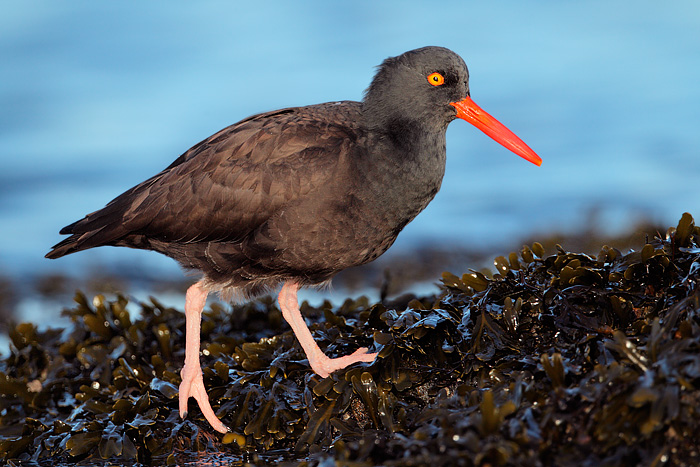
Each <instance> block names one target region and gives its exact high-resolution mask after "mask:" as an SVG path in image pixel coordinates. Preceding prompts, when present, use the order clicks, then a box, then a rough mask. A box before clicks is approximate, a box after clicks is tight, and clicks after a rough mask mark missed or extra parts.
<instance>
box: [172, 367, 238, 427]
mask: <svg viewBox="0 0 700 467" xmlns="http://www.w3.org/2000/svg"><path fill="white" fill-rule="evenodd" d="M181 375H182V382H181V383H180V417H181V418H183V419H184V418H186V417H187V401H188V400H189V398H190V397H194V399H195V400H196V401H197V404H198V405H199V409H200V410H201V411H202V415H204V418H206V419H207V421H208V422H209V424H210V425H211V426H212V428H214V429H215V430H216V431H218V432H219V433H228V432H229V431H230V430H229V429H228V427H226V425H224V424H223V423H222V422H221V420H219V419H218V418H217V416H216V414H215V413H214V410H213V409H212V408H211V404H210V403H209V396H208V395H207V390H206V389H205V388H204V380H203V379H202V370H201V368H199V366H197V367H196V368H192V369H191V370H190V367H188V366H187V365H185V366H184V367H183V368H182V372H181Z"/></svg>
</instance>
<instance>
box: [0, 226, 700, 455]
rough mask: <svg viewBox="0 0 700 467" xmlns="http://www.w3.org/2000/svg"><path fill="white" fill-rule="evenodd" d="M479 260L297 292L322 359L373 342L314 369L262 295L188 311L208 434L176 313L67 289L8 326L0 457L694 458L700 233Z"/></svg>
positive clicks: (0, 384) (675, 231)
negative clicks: (438, 286) (375, 286)
mask: <svg viewBox="0 0 700 467" xmlns="http://www.w3.org/2000/svg"><path fill="white" fill-rule="evenodd" d="M494 267H495V272H488V271H468V272H467V273H465V274H463V275H461V276H457V275H455V274H451V273H447V272H446V273H444V274H443V276H442V283H443V285H444V289H443V292H442V293H441V294H440V295H437V296H432V297H423V298H420V299H413V300H411V301H410V302H408V304H407V305H405V306H395V305H392V304H389V303H376V304H369V303H368V301H367V300H366V299H359V300H348V301H346V302H345V303H344V304H343V305H341V306H340V307H338V308H337V309H335V310H334V309H333V307H332V305H331V304H330V303H324V304H322V305H321V306H319V307H311V306H309V305H308V304H303V305H302V312H303V313H304V314H305V315H306V316H307V317H310V318H309V319H310V321H311V322H313V324H312V326H311V328H312V331H313V333H314V336H315V338H316V340H317V341H318V342H319V345H320V346H321V347H322V348H324V349H325V350H326V351H327V352H328V353H329V354H331V355H336V354H345V353H347V352H349V351H352V350H353V349H354V348H356V347H359V346H367V345H371V346H374V348H375V349H376V350H377V351H379V356H378V358H377V360H376V361H375V362H374V363H373V364H371V365H354V366H352V367H350V368H348V369H346V370H342V371H338V372H336V373H334V374H332V375H331V376H330V377H328V378H325V379H322V378H320V377H318V376H317V375H315V374H314V373H313V372H312V371H311V370H310V369H309V368H308V365H307V362H306V361H305V357H304V354H303V352H302V351H301V349H300V347H299V345H298V343H297V342H296V340H295V339H294V336H293V334H292V333H291V331H290V330H289V329H288V328H287V327H286V326H285V325H284V324H283V322H282V319H281V317H280V313H279V310H278V309H277V307H276V305H275V303H274V301H273V300H272V299H270V298H264V299H261V300H258V301H254V302H251V303H248V304H245V305H242V306H234V307H232V309H231V310H230V311H229V310H226V309H224V307H221V306H220V305H217V304H214V305H212V306H211V307H210V308H208V309H207V310H206V311H205V313H204V314H203V317H202V319H203V322H202V342H203V346H202V363H203V368H204V380H205V384H206V386H207V388H208V391H209V394H210V398H211V400H212V405H213V407H214V409H215V411H216V412H217V415H218V416H219V417H221V418H222V420H223V421H224V423H225V424H227V426H229V427H230V428H231V430H232V432H231V433H228V434H226V435H219V434H218V433H215V432H213V430H212V429H211V428H210V427H209V426H208V424H207V423H206V421H205V420H204V419H203V417H202V416H201V414H200V413H199V411H198V409H197V407H196V404H194V403H192V405H191V406H190V411H189V414H188V418H187V419H186V420H181V419H180V417H179V414H178V410H177V391H178V390H177V388H178V385H179V383H180V376H179V369H180V366H181V363H182V359H183V353H184V348H183V345H184V324H185V323H184V315H183V314H182V313H181V312H179V311H178V310H175V309H172V308H167V307H164V306H163V305H161V304H160V303H159V302H158V301H157V300H156V299H154V298H152V299H151V301H150V303H139V304H136V305H137V307H136V308H137V309H138V310H137V311H138V313H136V314H135V313H132V312H130V311H129V308H130V309H132V310H133V309H134V304H128V301H127V299H126V298H125V297H123V296H117V297H116V298H115V299H113V300H107V299H105V297H103V296H100V295H98V296H95V297H94V298H93V299H92V300H88V299H87V297H85V296H84V295H83V294H81V293H78V294H77V295H76V297H75V301H76V305H75V306H74V307H73V308H72V309H69V310H66V311H65V313H66V315H67V316H69V317H70V319H71V321H72V326H70V327H69V328H68V329H47V330H39V329H38V328H37V326H36V325H33V324H28V323H24V324H20V325H18V326H16V327H14V329H12V330H11V332H10V339H11V352H10V355H9V356H8V357H7V358H6V359H4V360H3V361H1V362H0V455H2V457H3V459H4V460H5V461H6V462H7V463H8V464H13V465H16V464H17V463H18V462H32V461H33V462H35V463H36V464H39V465H49V464H51V465H69V464H81V463H84V462H91V463H99V462H104V463H108V462H122V463H125V462H127V461H128V463H130V464H152V463H157V464H173V465H174V464H176V463H178V464H182V463H186V462H187V461H188V459H191V458H192V456H193V455H196V456H197V458H199V459H201V458H202V457H203V456H205V457H206V456H209V457H210V458H224V459H228V460H233V459H235V460H236V461H237V462H241V463H243V462H245V463H248V464H254V465H267V464H270V463H277V462H283V463H286V464H288V465H308V466H317V465H357V466H363V465H367V466H370V465H386V466H392V465H396V466H398V465H402V466H404V465H408V466H410V465H416V466H418V465H428V464H430V465H433V466H443V465H444V466H452V465H464V466H471V465H620V464H624V465H635V464H644V465H697V464H698V463H699V462H700V457H699V456H700V450H699V449H698V447H697V444H696V443H695V442H694V438H693V435H694V433H695V432H697V431H698V429H699V428H700V416H699V415H700V414H698V411H699V410H700V409H698V407H700V404H699V403H700V390H699V388H700V292H699V291H698V281H700V274H699V271H700V228H698V227H696V226H695V225H694V221H693V219H692V217H691V216H690V215H689V214H684V215H683V217H682V218H681V220H680V222H679V223H678V225H677V226H676V227H675V228H671V229H669V230H668V231H667V232H666V234H665V235H658V236H657V237H655V238H653V239H652V240H650V241H647V243H646V244H644V245H643V246H642V248H641V249H639V251H630V252H628V253H625V254H623V253H622V252H620V251H619V250H617V249H615V248H612V247H609V246H604V247H603V248H602V249H601V250H600V253H599V254H598V255H597V256H593V255H589V254H583V253H576V252H570V251H566V250H565V249H563V248H562V247H561V246H557V247H556V251H554V252H553V253H552V254H550V255H546V251H545V248H544V247H543V246H542V245H541V244H539V243H533V244H532V245H529V246H524V247H523V248H522V249H521V250H520V251H519V252H518V253H515V252H513V253H510V254H508V255H504V256H499V257H497V258H496V259H495V261H494Z"/></svg>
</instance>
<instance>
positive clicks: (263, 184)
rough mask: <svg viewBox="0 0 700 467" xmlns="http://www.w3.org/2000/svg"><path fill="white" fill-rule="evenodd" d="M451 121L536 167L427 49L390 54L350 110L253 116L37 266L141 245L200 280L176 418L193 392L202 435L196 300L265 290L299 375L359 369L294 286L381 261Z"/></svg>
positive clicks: (433, 182)
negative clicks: (312, 326)
mask: <svg viewBox="0 0 700 467" xmlns="http://www.w3.org/2000/svg"><path fill="white" fill-rule="evenodd" d="M455 119H462V120H465V121H467V122H469V123H471V124H472V125H474V126H476V127H477V128H478V129H480V130H481V131H483V132H484V133H486V134H487V135H488V136H490V137H491V138H493V139H494V140H495V141H497V142H498V143H500V144H501V145H503V146H504V147H505V148H507V149H509V150H511V151H512V152H514V153H515V154H517V155H519V156H521V157H523V158H524V159H526V160H527V161H529V162H532V163H534V164H536V165H538V166H539V165H541V163H542V159H541V158H540V157H539V156H538V155H537V154H536V153H535V152H534V151H533V150H532V149H530V147H528V146H527V145H526V144H525V143H524V142H523V141H522V140H521V139H520V138H518V137H517V136H516V135H515V134H513V133H512V132H511V131H510V130H508V129H507V128H506V127H505V126H504V125H502V124H501V123H500V122H499V121H498V120H496V119H495V118H493V117H492V116H491V115H489V114H488V113H487V112H485V111H484V110H483V109H481V108H480V107H479V106H477V105H476V104H475V103H474V101H473V100H472V99H471V94H470V89H469V71H468V69H467V65H466V64H465V62H464V60H463V59H462V58H461V57H460V56H459V55H458V54H456V53H455V52H453V51H451V50H449V49H447V48H443V47H436V46H429V47H423V48H419V49H415V50H411V51H408V52H405V53H403V54H401V55H398V56H394V57H389V58H387V59H386V60H384V61H383V62H382V63H381V65H380V66H378V67H377V71H376V74H375V76H374V78H373V79H372V81H371V83H370V85H369V87H368V88H367V89H366V90H365V92H364V94H363V97H362V100H361V101H359V102H358V101H338V102H327V103H322V104H316V105H309V106H304V107H290V108H284V109H281V110H275V111H271V112H266V113H260V114H257V115H253V116H251V117H248V118H246V119H244V120H241V121H239V122H238V123H235V124H233V125H231V126H228V127H226V128H224V129H223V130H221V131H219V132H218V133H215V134H213V135H212V136H210V137H208V138H206V139H204V140H203V141H201V142H200V143H198V144H196V145H194V146H193V147H192V148H190V149H189V150H187V151H186V152H185V153H183V154H182V155H181V156H180V157H178V158H177V159H176V160H175V161H174V162H173V163H172V164H170V165H169V166H168V167H166V168H165V169H164V170H163V171H161V172H160V173H158V174H156V175H155V176H153V177H151V178H149V179H147V180H146V181H144V182H142V183H140V184H138V185H136V186H134V187H133V188H131V189H129V190H127V191H125V192H124V193H123V194H121V195H119V196H117V197H116V198H114V199H113V200H112V201H110V202H109V203H108V204H107V205H106V206H105V207H104V208H102V209H100V210H97V211H95V212H92V213H90V214H87V215H86V216H85V217H84V218H82V219H80V220H78V221H76V222H74V223H72V224H70V225H68V226H66V227H64V228H63V229H61V230H60V234H63V235H70V236H69V237H67V238H65V239H63V240H62V241H61V242H59V243H57V244H56V245H54V246H53V248H52V249H51V251H50V252H49V253H48V254H46V257H47V258H51V259H54V258H59V257H62V256H65V255H68V254H72V253H75V252H78V251H82V250H87V249H90V248H95V247H98V246H105V245H108V246H119V247H129V248H136V249H142V250H154V251H157V252H159V253H162V254H164V255H166V256H169V257H171V258H173V259H174V260H176V261H177V262H178V263H179V264H180V265H181V266H182V267H183V268H185V269H186V270H195V271H199V272H200V273H201V278H199V280H197V281H196V282H195V283H194V284H192V285H191V286H190V287H189V288H188V289H187V292H186V295H185V317H186V318H185V323H186V333H185V362H184V366H183V368H182V370H181V377H182V382H181V384H180V386H179V413H180V416H181V417H182V418H183V419H184V418H186V417H187V414H188V413H187V411H188V401H189V398H190V397H193V398H194V399H195V400H196V402H197V403H198V405H199V408H200V410H201V412H202V414H203V415H204V417H205V418H206V420H207V421H208V422H209V423H210V425H211V426H212V428H213V429H215V430H216V431H218V432H221V433H226V432H227V431H228V428H227V427H226V426H225V425H224V423H223V422H222V421H221V420H220V419H219V418H218V417H217V416H216V414H215V413H214V411H213V409H212V407H211V403H210V401H209V397H208V395H207V392H206V389H205V386H204V382H203V379H202V370H201V366H200V359H199V352H200V325H201V313H202V310H203V308H204V306H205V303H206V300H207V296H208V295H209V294H212V293H218V294H219V296H220V297H221V298H222V299H225V300H234V299H235V300H249V299H251V298H253V297H255V296H258V295H261V294H264V293H270V292H273V291H276V290H278V289H279V287H280V286H281V290H279V293H278V297H277V298H278V303H279V307H280V310H281V312H282V315H283V317H284V318H285V320H286V321H287V322H288V323H289V325H290V327H291V329H292V330H293V332H294V334H295V336H296V337H297V340H298V341H299V343H300V345H301V347H302V349H303V351H304V353H305V354H306V357H307V359H308V362H309V365H310V367H311V369H312V370H313V371H314V372H315V373H317V374H318V375H319V376H321V377H323V378H325V377H328V376H329V375H330V374H331V373H333V372H334V371H337V370H340V369H342V368H345V367H347V366H349V365H352V364H355V363H358V362H364V363H371V362H373V361H374V360H375V358H376V356H377V354H376V353H373V352H370V351H369V350H368V349H367V348H364V347H362V348H359V349H357V350H356V351H355V352H353V353H351V354H349V355H345V356H341V357H337V358H330V357H328V356H327V355H325V354H324V352H323V351H322V350H321V349H320V348H319V346H318V345H317V344H316V342H315V341H314V338H313V335H312V334H311V332H310V330H309V328H308V327H307V325H306V323H305V321H304V318H303V316H302V315H301V312H300V310H299V304H298V299H297V291H298V290H299V288H301V287H310V286H319V285H324V284H327V283H328V282H329V281H330V280H331V278H332V277H333V276H334V275H335V274H336V273H338V272H340V271H342V270H343V269H346V268H349V267H352V266H359V265H361V264H365V263H368V262H370V261H372V260H374V259H376V258H377V257H379V256H380V255H381V254H383V253H384V252H385V251H386V250H387V249H388V248H389V247H390V246H391V245H392V244H393V243H394V241H395V240H396V238H397V236H398V235H399V232H401V230H402V229H403V228H404V227H405V226H406V225H407V224H408V223H409V222H410V221H411V220H413V218H415V217H416V215H418V213H420V212H421V211H422V210H423V209H424V208H425V207H426V206H427V205H428V203H429V202H430V201H431V200H432V199H433V198H434V197H435V195H436V194H437V193H438V190H439V189H440V185H441V183H442V179H443V175H444V173H445V161H446V148H445V132H446V129H447V126H448V124H449V123H450V122H451V121H453V120H455Z"/></svg>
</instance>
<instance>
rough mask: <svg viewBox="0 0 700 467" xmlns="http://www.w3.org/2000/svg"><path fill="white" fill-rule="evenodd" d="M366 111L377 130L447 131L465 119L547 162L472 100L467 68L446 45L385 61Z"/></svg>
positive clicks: (518, 150)
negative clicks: (415, 129)
mask: <svg viewBox="0 0 700 467" xmlns="http://www.w3.org/2000/svg"><path fill="white" fill-rule="evenodd" d="M363 109H364V112H365V114H366V116H367V122H368V125H369V126H370V127H374V128H375V129H382V128H383V129H389V130H391V129H393V128H409V127H420V128H422V129H425V130H426V131H429V132H437V131H442V132H444V131H445V129H446V128H447V125H448V124H449V123H450V122H451V121H452V120H454V119H455V118H460V119H462V120H465V121H467V122H469V123H471V124H472V125H474V126H476V127H477V128H478V129H480V130H481V131H483V132H484V133H486V134H487V135H488V136H490V137H491V138H493V139H494V140H495V141H497V142H498V143H500V144H501V145H503V146H504V147H506V148H507V149H509V150H511V151H513V152H514V153H516V154H517V155H519V156H521V157H523V158H525V159H526V160H528V161H530V162H532V163H534V164H536V165H540V164H541V163H542V159H540V157H539V156H538V155H537V154H535V152H534V151H533V150H532V149H530V148H529V147H528V146H527V145H526V144H525V143H524V142H523V141H522V140H521V139H520V138H518V137H517V136H516V135H515V134H513V132H511V131H510V130H508V129H507V128H506V127H505V126H503V125H502V124H501V123H500V122H499V121H498V120H496V119H495V118H493V117H492V116H491V115H489V114H488V113H487V112H485V111H484V110H483V109H481V108H480V107H479V106H478V105H476V104H475V103H474V101H472V99H471V97H470V95H469V70H468V69H467V65H466V64H465V63H464V60H462V57H460V56H459V55H457V54H456V53H454V52H452V51H451V50H449V49H446V48H444V47H423V48H420V49H416V50H411V51H409V52H406V53H404V54H401V55H399V56H397V57H391V58H387V59H386V60H384V62H383V63H382V64H381V65H380V66H379V69H378V71H377V74H376V75H375V76H374V79H373V80H372V83H371V84H370V86H369V88H368V89H367V91H366V92H365V97H364V101H363Z"/></svg>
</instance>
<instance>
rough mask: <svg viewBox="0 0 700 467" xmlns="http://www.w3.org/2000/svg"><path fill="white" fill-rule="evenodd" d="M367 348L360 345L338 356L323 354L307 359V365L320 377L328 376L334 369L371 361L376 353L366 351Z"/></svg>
mask: <svg viewBox="0 0 700 467" xmlns="http://www.w3.org/2000/svg"><path fill="white" fill-rule="evenodd" d="M368 350H369V349H367V347H361V348H359V349H357V350H356V351H355V352H353V353H351V354H350V355H346V356H344V357H338V358H329V357H327V356H326V355H324V354H321V356H320V357H317V358H314V359H309V365H311V368H312V369H313V370H314V371H315V372H316V374H318V375H319V376H320V377H322V378H326V377H328V375H330V374H331V373H333V372H334V371H336V370H340V369H343V368H345V367H347V366H349V365H352V364H353V363H357V362H365V363H372V362H373V361H374V359H375V358H376V357H377V354H376V353H368V352H367V351H368Z"/></svg>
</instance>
